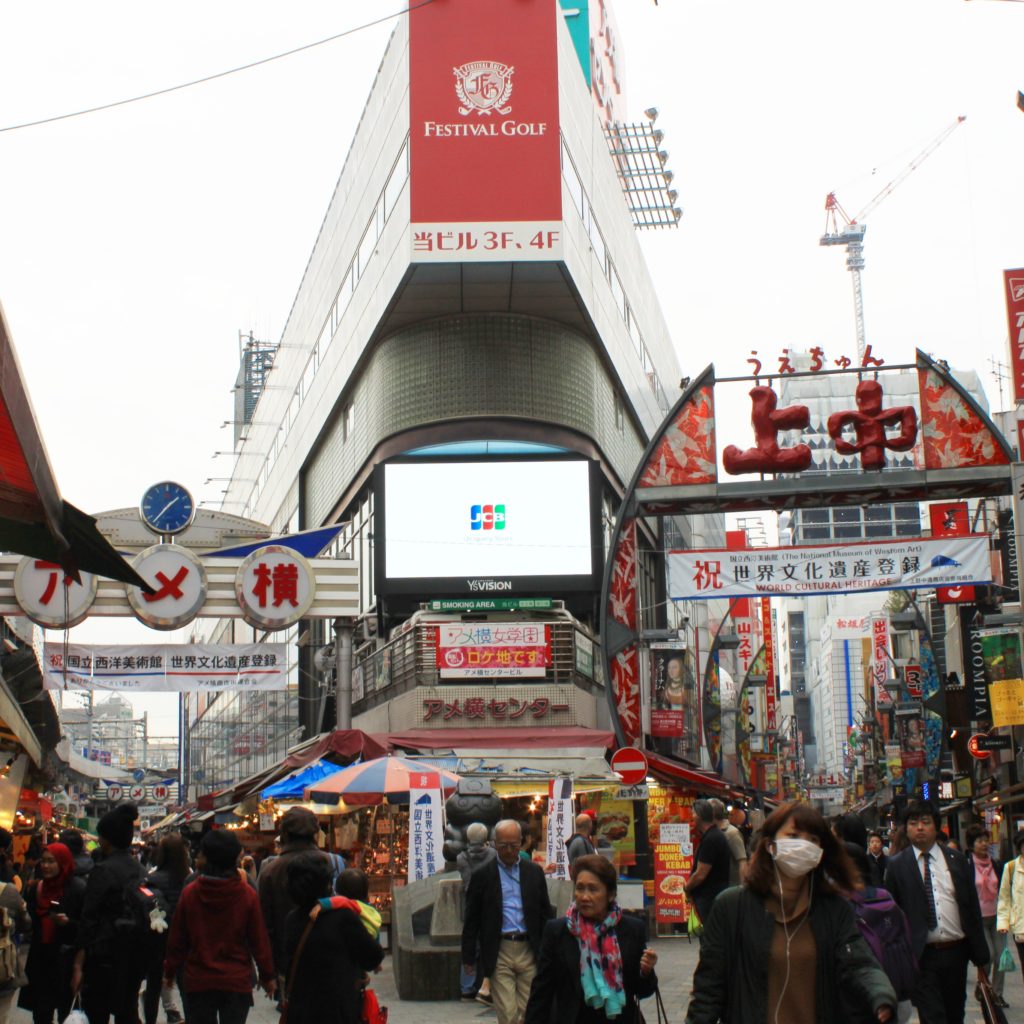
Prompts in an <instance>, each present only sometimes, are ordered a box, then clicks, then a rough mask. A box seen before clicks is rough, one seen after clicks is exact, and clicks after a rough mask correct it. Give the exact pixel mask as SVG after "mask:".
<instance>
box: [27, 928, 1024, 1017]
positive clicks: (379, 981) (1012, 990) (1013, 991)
mask: <svg viewBox="0 0 1024 1024" xmlns="http://www.w3.org/2000/svg"><path fill="white" fill-rule="evenodd" d="M653 946H654V948H655V949H656V950H657V953H658V975H659V977H660V980H661V992H662V997H663V998H664V1000H665V1008H666V1009H667V1010H668V1015H669V1021H670V1024H682V1022H683V1019H684V1016H685V1011H686V994H687V993H688V992H689V990H690V981H691V978H692V976H693V970H694V967H695V966H696V964H697V944H696V943H693V944H691V943H690V942H688V941H687V940H686V939H659V940H655V942H654V943H653ZM374 986H375V988H376V989H377V992H378V995H379V998H380V1000H381V1002H382V1003H383V1004H384V1005H386V1006H387V1007H388V1009H389V1019H390V1021H391V1022H392V1024H491V1022H492V1021H494V1011H493V1010H491V1009H489V1008H487V1007H485V1006H482V1005H481V1004H480V1003H476V1002H455V1001H450V1002H430V1003H413V1002H405V1003H403V1002H401V1001H400V1000H399V999H398V996H397V995H396V993H395V987H394V981H393V978H392V974H391V959H390V957H388V958H387V959H386V960H385V962H384V967H383V969H382V970H381V973H380V974H379V975H377V976H376V979H375V981H374ZM972 992H973V986H972ZM1005 994H1006V998H1007V999H1008V1000H1009V1002H1010V1009H1009V1010H1007V1011H1006V1014H1007V1018H1008V1019H1009V1021H1010V1022H1011V1024H1024V983H1022V982H1021V974H1020V971H1019V970H1017V971H1014V972H1013V974H1012V975H1010V977H1009V978H1007V983H1006V993H1005ZM649 1005H650V1010H649V1012H647V1013H646V1014H645V1016H646V1017H647V1019H648V1021H649V1022H653V1021H654V1020H655V1013H654V1005H653V1003H651V1004H649ZM967 1010H968V1012H967V1021H968V1022H969V1024H983V1021H982V1016H981V1012H980V1010H979V1009H978V1004H977V1003H975V1002H974V999H973V996H970V995H969V997H968V1004H967ZM31 1019H32V1018H31V1015H30V1014H28V1013H26V1012H25V1011H23V1010H17V1011H15V1013H14V1014H12V1017H11V1020H12V1024H29V1022H30V1021H31ZM163 1020H164V1018H163V1014H161V1016H160V1022H161V1024H163ZM911 1020H912V1022H916V1021H917V1016H916V1015H915V1016H914V1017H912V1018H911ZM249 1024H278V1014H277V1012H276V1010H275V1009H274V1007H273V1005H272V1004H271V1003H270V1002H269V1001H268V1000H267V999H266V998H265V997H264V996H263V995H262V994H260V995H257V996H256V1005H255V1007H254V1008H253V1011H252V1012H251V1013H250V1014H249Z"/></svg>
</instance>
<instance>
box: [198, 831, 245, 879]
mask: <svg viewBox="0 0 1024 1024" xmlns="http://www.w3.org/2000/svg"><path fill="white" fill-rule="evenodd" d="M199 849H200V850H202V852H203V856H204V857H205V858H206V862H207V863H208V864H209V865H210V867H212V868H215V869H216V870H218V871H230V870H231V868H233V867H234V866H235V865H236V864H237V863H238V858H239V856H240V854H241V852H242V844H241V843H240V842H239V841H238V837H237V836H236V835H235V834H234V832H229V831H227V829H223V828H214V829H210V831H209V832H207V833H206V835H205V836H203V841H202V842H201V843H200V844H199Z"/></svg>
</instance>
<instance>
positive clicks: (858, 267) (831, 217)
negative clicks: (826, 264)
mask: <svg viewBox="0 0 1024 1024" xmlns="http://www.w3.org/2000/svg"><path fill="white" fill-rule="evenodd" d="M966 120H967V118H966V117H964V116H960V117H958V118H957V119H956V120H955V121H954V122H953V123H952V124H951V125H948V126H947V127H946V128H943V130H942V131H941V132H939V134H938V135H936V136H935V138H934V139H932V140H931V142H929V143H928V145H927V146H925V147H924V149H922V150H921V152H920V153H918V154H917V156H915V157H914V159H913V160H911V161H910V163H909V164H907V166H906V167H904V168H903V170H902V171H900V173H899V174H897V175H896V177H895V178H893V179H892V181H890V182H889V184H888V185H886V186H885V188H883V189H882V190H881V191H880V192H879V193H878V194H877V195H876V196H875V197H874V198H873V199H871V200H870V201H869V202H868V204H867V205H866V206H865V207H864V209H863V210H861V211H860V213H858V214H857V216H856V217H850V216H849V214H847V212H846V211H845V210H844V209H843V207H842V205H841V204H840V202H839V200H838V199H837V198H836V194H835V192H829V194H828V195H827V196H826V197H825V234H823V235H822V236H821V238H820V239H819V242H818V244H819V245H845V246H846V269H847V270H849V271H850V273H851V274H852V275H853V313H854V321H855V324H856V328H857V355H858V357H859V360H860V361H862V362H863V359H864V353H865V351H866V348H867V342H866V338H865V331H864V297H863V292H862V290H861V280H860V272H861V271H862V270H863V269H864V232H865V231H867V225H866V224H865V223H864V222H863V221H864V218H865V217H866V216H867V215H868V214H869V213H871V211H872V210H874V209H875V208H876V207H877V206H878V205H879V204H880V203H882V202H883V200H885V199H886V198H887V197H888V196H890V195H891V194H892V193H893V192H894V191H895V190H896V188H898V187H899V185H900V184H902V182H903V181H904V180H906V179H907V178H908V177H909V176H910V175H911V174H912V173H913V172H914V171H916V170H917V168H918V167H920V166H921V164H922V163H923V162H924V161H925V160H927V159H928V157H930V156H931V155H932V153H934V152H935V150H937V149H938V148H939V146H941V145H942V144H943V143H944V142H945V141H946V139H948V138H949V137H950V135H952V134H953V132H955V131H956V129H957V128H959V127H960V125H962V124H963V123H964V121H966Z"/></svg>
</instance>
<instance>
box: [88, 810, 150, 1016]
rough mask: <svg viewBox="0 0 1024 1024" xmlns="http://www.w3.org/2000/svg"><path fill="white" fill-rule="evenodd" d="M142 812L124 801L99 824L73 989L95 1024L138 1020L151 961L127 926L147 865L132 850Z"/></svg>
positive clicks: (105, 815)
mask: <svg viewBox="0 0 1024 1024" xmlns="http://www.w3.org/2000/svg"><path fill="white" fill-rule="evenodd" d="M138 816H139V812H138V810H137V808H136V807H135V805H134V804H118V806H117V807H115V808H114V809H113V810H112V811H108V812H107V813H106V814H104V815H103V817H102V818H100V820H99V824H98V825H97V826H96V831H97V833H98V834H99V840H100V850H101V855H102V859H101V860H100V861H99V863H97V864H96V866H95V867H94V868H93V869H92V871H90V872H89V877H88V879H87V880H86V883H85V904H84V906H83V908H82V917H81V920H80V921H79V926H78V935H77V937H76V939H75V946H76V953H75V963H74V967H73V968H72V971H71V989H72V992H74V993H77V992H79V991H81V993H82V1009H83V1010H85V1014H86V1016H87V1017H88V1018H89V1024H107V1022H108V1021H109V1020H110V1018H111V1017H113V1018H114V1024H138V1019H139V987H140V985H141V984H142V978H143V976H144V974H145V971H146V963H145V960H144V959H143V957H142V953H141V950H140V947H139V943H138V937H137V936H136V935H135V934H134V933H133V931H132V930H131V929H127V928H124V927H123V923H124V922H125V890H126V889H127V887H128V886H129V884H130V883H132V882H137V881H139V880H140V879H141V878H142V866H141V865H140V864H139V862H138V861H137V860H136V859H135V858H134V857H133V856H132V853H131V845H132V836H133V835H134V831H135V820H136V819H137V818H138ZM119 922H120V923H121V924H119Z"/></svg>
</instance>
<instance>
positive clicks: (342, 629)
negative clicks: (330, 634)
mask: <svg viewBox="0 0 1024 1024" xmlns="http://www.w3.org/2000/svg"><path fill="white" fill-rule="evenodd" d="M334 658H335V663H334V678H335V679H336V680H337V682H336V684H335V691H334V720H335V724H336V725H335V727H336V728H338V729H351V728H352V622H351V621H350V620H349V619H335V620H334Z"/></svg>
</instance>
